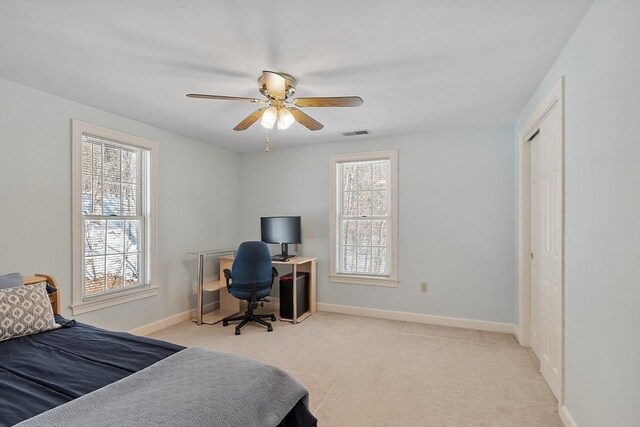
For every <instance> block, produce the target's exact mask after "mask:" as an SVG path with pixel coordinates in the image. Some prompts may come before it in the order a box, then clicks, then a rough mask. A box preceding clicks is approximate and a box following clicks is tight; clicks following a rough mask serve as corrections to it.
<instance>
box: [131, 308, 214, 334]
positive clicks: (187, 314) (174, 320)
mask: <svg viewBox="0 0 640 427" xmlns="http://www.w3.org/2000/svg"><path fill="white" fill-rule="evenodd" d="M219 306H220V302H219V301H214V302H212V303H209V304H207V305H205V306H204V312H207V313H208V312H209V311H213V310H217V309H218V307H219ZM195 316H196V310H195V309H193V310H187V311H183V312H182V313H178V314H174V315H173V316H169V317H165V318H164V319H160V320H156V321H155V322H151V323H147V324H146V325H142V326H138V327H137V328H133V329H131V330H129V333H130V334H135V335H143V336H144V335H149V334H152V333H154V332H157V331H159V330H161V329H165V328H168V327H170V326H173V325H177V324H178V323H182V322H185V321H187V320H190V319H193V318H194V317H195Z"/></svg>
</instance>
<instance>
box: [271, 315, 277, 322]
mask: <svg viewBox="0 0 640 427" xmlns="http://www.w3.org/2000/svg"><path fill="white" fill-rule="evenodd" d="M271 321H272V322H275V321H276V315H275V314H272V315H271Z"/></svg>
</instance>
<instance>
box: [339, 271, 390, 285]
mask: <svg viewBox="0 0 640 427" xmlns="http://www.w3.org/2000/svg"><path fill="white" fill-rule="evenodd" d="M329 281H331V282H334V283H348V284H352V285H370V286H385V287H387V288H397V287H398V280H397V279H392V278H389V277H374V276H355V275H350V274H332V275H330V276H329Z"/></svg>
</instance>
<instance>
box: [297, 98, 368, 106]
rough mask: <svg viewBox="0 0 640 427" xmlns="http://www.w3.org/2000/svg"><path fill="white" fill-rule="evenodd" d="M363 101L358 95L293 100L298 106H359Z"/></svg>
mask: <svg viewBox="0 0 640 427" xmlns="http://www.w3.org/2000/svg"><path fill="white" fill-rule="evenodd" d="M363 102H364V101H363V100H362V98H360V97H359V96H324V97H317V98H296V99H294V100H293V103H294V104H295V105H296V106H298V107H359V106H360V105H362V103H363Z"/></svg>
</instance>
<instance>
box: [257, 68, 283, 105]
mask: <svg viewBox="0 0 640 427" xmlns="http://www.w3.org/2000/svg"><path fill="white" fill-rule="evenodd" d="M262 76H263V77H264V84H265V85H266V86H267V92H269V94H270V95H271V96H272V97H273V98H276V99H284V95H285V90H286V84H287V81H286V80H285V78H284V77H282V76H281V75H280V74H278V73H274V72H273V71H263V72H262Z"/></svg>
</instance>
